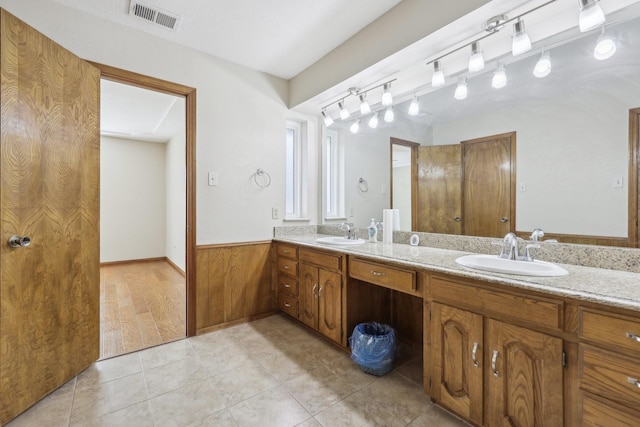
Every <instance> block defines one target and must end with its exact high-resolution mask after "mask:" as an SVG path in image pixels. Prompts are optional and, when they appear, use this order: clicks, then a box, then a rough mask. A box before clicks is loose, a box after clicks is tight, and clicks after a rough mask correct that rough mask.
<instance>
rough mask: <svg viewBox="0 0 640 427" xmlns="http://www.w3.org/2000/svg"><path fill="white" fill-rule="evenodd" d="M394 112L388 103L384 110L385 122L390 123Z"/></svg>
mask: <svg viewBox="0 0 640 427" xmlns="http://www.w3.org/2000/svg"><path fill="white" fill-rule="evenodd" d="M395 117H396V116H395V114H394V113H393V107H392V106H391V105H390V106H388V107H387V109H386V110H385V112H384V121H385V122H387V123H391V122H392V121H393V119H395Z"/></svg>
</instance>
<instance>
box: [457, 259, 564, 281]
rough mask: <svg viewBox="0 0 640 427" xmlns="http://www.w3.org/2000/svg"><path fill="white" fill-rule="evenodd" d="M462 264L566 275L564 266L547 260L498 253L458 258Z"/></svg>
mask: <svg viewBox="0 0 640 427" xmlns="http://www.w3.org/2000/svg"><path fill="white" fill-rule="evenodd" d="M456 262H457V263H458V264H460V265H463V266H465V267H469V268H475V269H477V270H485V271H493V272H494V273H506V274H519V275H522V276H565V275H567V274H569V272H568V271H567V270H565V269H564V268H562V267H560V266H557V265H555V264H552V263H550V262H545V261H538V260H534V261H513V260H510V259H504V258H500V257H498V256H497V255H481V254H476V255H465V256H462V257H460V258H457V259H456Z"/></svg>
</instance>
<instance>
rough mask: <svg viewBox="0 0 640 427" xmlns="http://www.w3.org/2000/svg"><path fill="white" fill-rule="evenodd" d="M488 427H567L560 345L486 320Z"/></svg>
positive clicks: (528, 332) (516, 327)
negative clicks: (564, 422)
mask: <svg viewBox="0 0 640 427" xmlns="http://www.w3.org/2000/svg"><path fill="white" fill-rule="evenodd" d="M487 334H488V337H487V338H488V340H487V343H488V345H487V351H486V354H485V357H486V358H487V363H486V365H487V366H488V367H489V369H487V372H486V374H485V381H486V384H485V386H486V389H487V404H486V414H487V417H486V420H485V421H486V425H490V426H519V427H528V426H530V427H534V426H535V427H538V426H545V427H555V426H562V425H563V393H562V390H563V381H562V374H563V371H562V369H563V368H562V340H561V339H560V338H555V337H551V336H549V335H545V334H542V333H539V332H534V331H531V330H529V329H525V328H521V327H518V326H513V325H510V324H507V323H503V322H498V321H495V320H488V328H487Z"/></svg>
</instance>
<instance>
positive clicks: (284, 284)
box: [282, 283, 291, 288]
mask: <svg viewBox="0 0 640 427" xmlns="http://www.w3.org/2000/svg"><path fill="white" fill-rule="evenodd" d="M282 286H284V287H285V288H290V287H291V285H287V284H286V283H283V284H282Z"/></svg>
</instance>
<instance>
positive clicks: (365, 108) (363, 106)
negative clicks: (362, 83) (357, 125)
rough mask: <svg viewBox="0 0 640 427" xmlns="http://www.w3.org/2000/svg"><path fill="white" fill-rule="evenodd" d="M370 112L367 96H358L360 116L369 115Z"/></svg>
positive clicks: (364, 94)
mask: <svg viewBox="0 0 640 427" xmlns="http://www.w3.org/2000/svg"><path fill="white" fill-rule="evenodd" d="M370 112H371V107H370V106H369V103H368V102H367V95H366V93H363V94H362V95H360V114H362V115H363V116H364V115H365V114H369V113H370Z"/></svg>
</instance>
